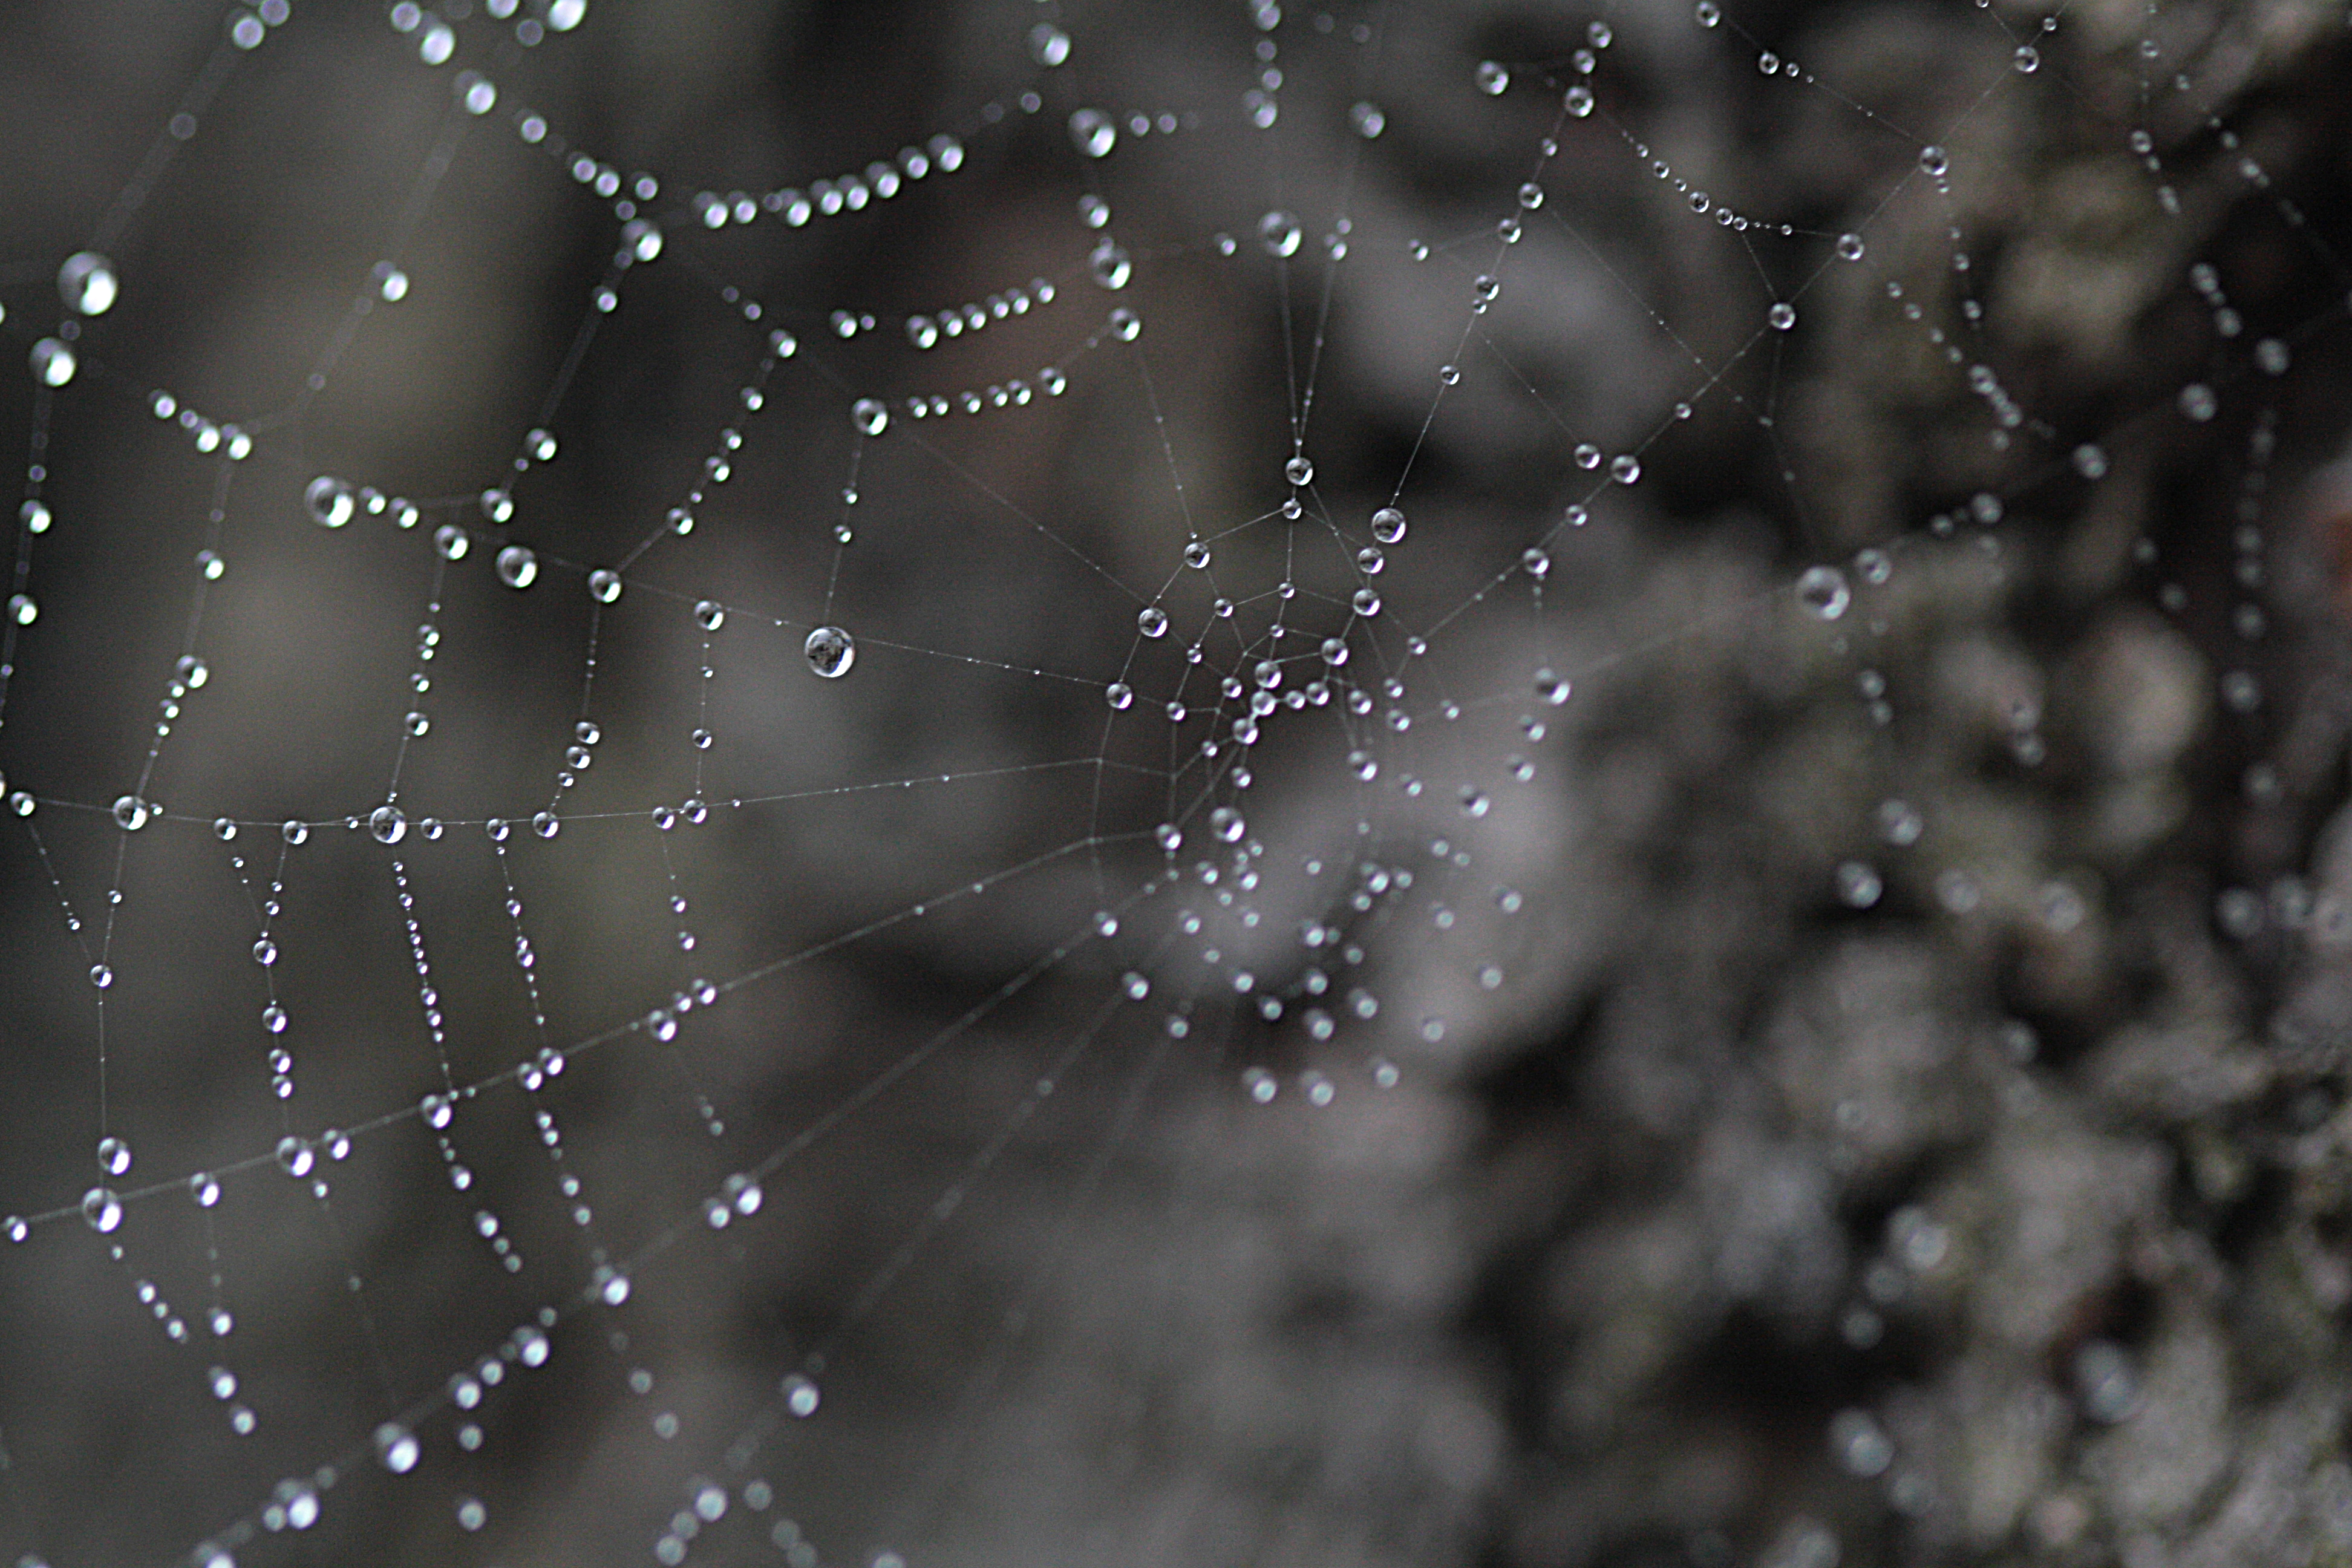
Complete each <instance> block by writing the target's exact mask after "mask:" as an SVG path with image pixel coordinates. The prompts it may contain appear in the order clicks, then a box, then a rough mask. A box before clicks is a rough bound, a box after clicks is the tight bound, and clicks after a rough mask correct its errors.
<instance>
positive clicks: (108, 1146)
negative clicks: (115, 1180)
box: [98, 1138, 131, 1176]
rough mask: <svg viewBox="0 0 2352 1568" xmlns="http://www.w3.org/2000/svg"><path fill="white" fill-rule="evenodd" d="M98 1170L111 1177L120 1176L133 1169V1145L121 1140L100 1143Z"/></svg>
mask: <svg viewBox="0 0 2352 1568" xmlns="http://www.w3.org/2000/svg"><path fill="white" fill-rule="evenodd" d="M98 1168H99V1169H100V1170H101V1171H104V1172H105V1173H107V1174H108V1175H110V1176H120V1175H121V1174H123V1173H125V1172H127V1171H129V1170H130V1169H131V1145H130V1144H128V1143H125V1142H123V1141H122V1140H121V1139H120V1138H101V1139H100V1140H99V1141H98Z"/></svg>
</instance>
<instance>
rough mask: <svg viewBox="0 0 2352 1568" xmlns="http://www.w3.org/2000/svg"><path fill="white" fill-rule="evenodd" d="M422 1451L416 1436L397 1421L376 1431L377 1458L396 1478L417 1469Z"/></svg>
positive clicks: (387, 1423) (385, 1424)
mask: <svg viewBox="0 0 2352 1568" xmlns="http://www.w3.org/2000/svg"><path fill="white" fill-rule="evenodd" d="M421 1453H422V1450H421V1449H420V1448H419V1447H418V1446H417V1442H416V1435H415V1433H414V1432H411V1431H410V1430H409V1429H408V1428H407V1427H405V1426H402V1425H401V1424H400V1423H399V1422H397V1421H387V1422H385V1423H384V1424H383V1426H379V1427H377V1428H376V1429H375V1457H376V1458H377V1460H378V1461H379V1462H380V1463H381V1464H382V1465H383V1468H385V1469H387V1470H390V1471H391V1472H392V1473H393V1474H394V1475H395V1476H404V1475H406V1474H407V1473H408V1472H409V1471H411V1470H413V1469H415V1468H416V1461H417V1459H418V1458H419V1457H420V1455H421Z"/></svg>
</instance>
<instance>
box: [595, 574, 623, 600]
mask: <svg viewBox="0 0 2352 1568" xmlns="http://www.w3.org/2000/svg"><path fill="white" fill-rule="evenodd" d="M588 596H589V597H590V598H592V599H593V600H595V601H596V602H597V603H598V604H600V605H609V604H611V603H612V602H613V601H614V600H615V599H617V598H619V597H620V596H621V574H619V573H618V572H614V571H612V570H610V569H609V568H606V567H603V566H599V567H598V568H596V570H595V571H593V572H591V573H589V574H588Z"/></svg>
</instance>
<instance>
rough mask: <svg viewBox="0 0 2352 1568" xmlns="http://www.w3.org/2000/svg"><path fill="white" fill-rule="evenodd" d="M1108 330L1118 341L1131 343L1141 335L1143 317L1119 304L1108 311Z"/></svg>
mask: <svg viewBox="0 0 2352 1568" xmlns="http://www.w3.org/2000/svg"><path fill="white" fill-rule="evenodd" d="M1110 330H1111V335H1112V336H1113V337H1115V338H1117V339H1118V341H1119V342H1123V343H1131V342H1134V341H1135V340H1136V339H1137V338H1139V337H1140V336H1142V335H1143V318H1142V317H1140V316H1139V315H1137V314H1136V313H1135V312H1134V311H1132V310H1129V309H1128V308H1127V307H1126V306H1124V305H1121V306H1120V307H1119V308H1118V310H1113V311H1112V312H1111V313H1110Z"/></svg>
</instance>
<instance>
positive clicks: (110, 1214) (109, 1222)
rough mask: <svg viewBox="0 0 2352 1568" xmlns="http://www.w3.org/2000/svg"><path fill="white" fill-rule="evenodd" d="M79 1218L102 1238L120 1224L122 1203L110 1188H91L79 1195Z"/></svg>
mask: <svg viewBox="0 0 2352 1568" xmlns="http://www.w3.org/2000/svg"><path fill="white" fill-rule="evenodd" d="M81 1217H82V1218H84V1219H86V1220H88V1221H89V1228H90V1229H92V1230H94V1231H97V1232H98V1233H99V1234H100V1235H101V1236H104V1235H107V1234H109V1233H110V1232H111V1231H113V1230H114V1229H115V1227H116V1226H120V1225H121V1223H122V1201H121V1199H120V1198H118V1197H116V1196H115V1195H114V1190H113V1189H112V1188H111V1187H92V1188H90V1190H89V1191H88V1192H86V1193H84V1194H82V1195H81Z"/></svg>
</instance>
